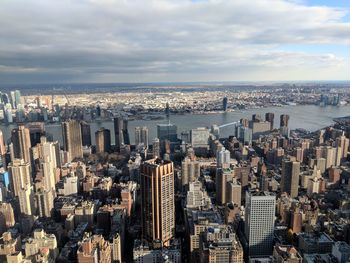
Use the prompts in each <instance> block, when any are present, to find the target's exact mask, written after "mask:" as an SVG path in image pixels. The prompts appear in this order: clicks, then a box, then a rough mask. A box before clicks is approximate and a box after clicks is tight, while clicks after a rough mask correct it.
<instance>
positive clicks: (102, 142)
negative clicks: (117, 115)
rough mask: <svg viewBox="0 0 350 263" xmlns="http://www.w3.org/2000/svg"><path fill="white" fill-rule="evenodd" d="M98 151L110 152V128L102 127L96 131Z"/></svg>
mask: <svg viewBox="0 0 350 263" xmlns="http://www.w3.org/2000/svg"><path fill="white" fill-rule="evenodd" d="M95 140H96V152H98V153H101V152H109V151H110V149H111V132H110V130H108V129H105V128H100V129H99V130H98V131H96V132H95Z"/></svg>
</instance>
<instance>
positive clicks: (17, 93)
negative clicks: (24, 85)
mask: <svg viewBox="0 0 350 263" xmlns="http://www.w3.org/2000/svg"><path fill="white" fill-rule="evenodd" d="M15 104H16V108H18V105H20V104H22V102H21V92H20V91H19V90H15Z"/></svg>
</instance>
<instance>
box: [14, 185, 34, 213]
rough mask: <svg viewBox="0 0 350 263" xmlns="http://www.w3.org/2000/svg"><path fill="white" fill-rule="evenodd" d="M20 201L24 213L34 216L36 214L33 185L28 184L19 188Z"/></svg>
mask: <svg viewBox="0 0 350 263" xmlns="http://www.w3.org/2000/svg"><path fill="white" fill-rule="evenodd" d="M18 202H19V210H20V212H21V214H22V215H26V216H32V215H34V214H35V211H34V193H33V186H27V187H25V188H21V189H20V190H19V193H18Z"/></svg>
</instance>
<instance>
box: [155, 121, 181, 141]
mask: <svg viewBox="0 0 350 263" xmlns="http://www.w3.org/2000/svg"><path fill="white" fill-rule="evenodd" d="M157 137H158V139H159V140H160V141H164V140H168V141H170V142H177V126H176V125H175V124H171V123H167V124H157Z"/></svg>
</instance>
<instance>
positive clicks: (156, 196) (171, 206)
mask: <svg viewBox="0 0 350 263" xmlns="http://www.w3.org/2000/svg"><path fill="white" fill-rule="evenodd" d="M140 176H141V207H142V213H141V215H142V230H143V238H145V239H146V240H149V241H153V240H161V241H162V242H163V244H164V245H166V244H167V243H169V241H170V239H171V238H173V237H174V234H175V197H174V194H175V192H174V165H173V163H172V162H171V161H163V160H160V159H151V160H148V161H145V162H144V163H142V164H141V167H140Z"/></svg>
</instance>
